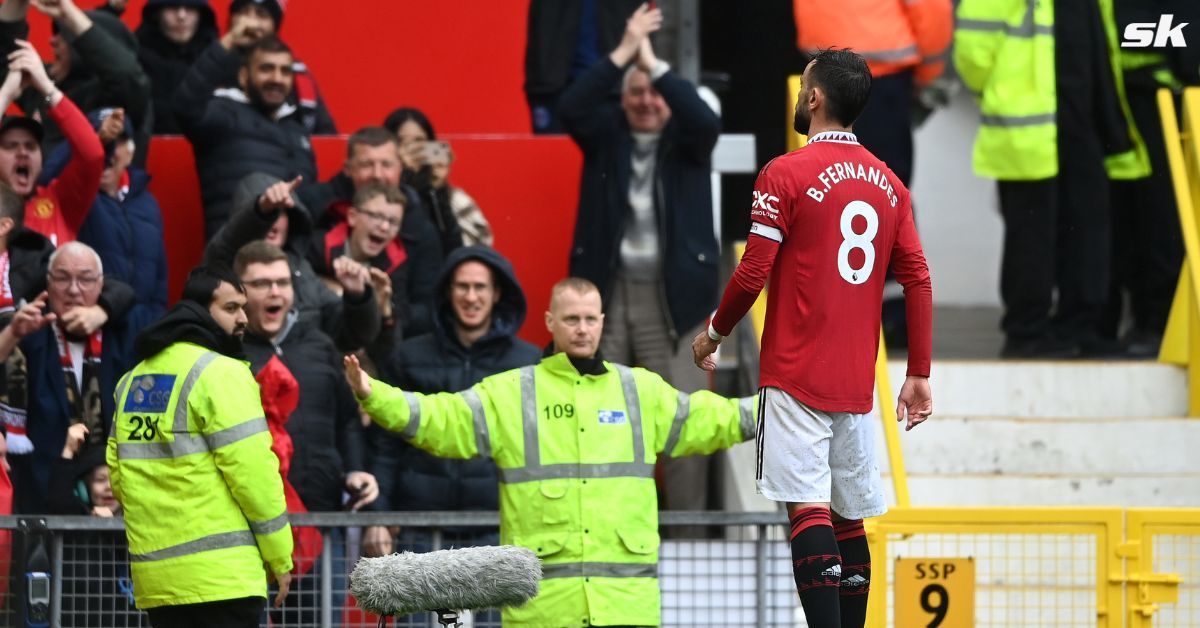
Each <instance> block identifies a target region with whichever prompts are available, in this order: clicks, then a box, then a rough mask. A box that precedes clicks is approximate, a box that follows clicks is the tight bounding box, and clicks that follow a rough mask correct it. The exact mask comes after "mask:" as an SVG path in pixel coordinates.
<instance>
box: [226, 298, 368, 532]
mask: <svg viewBox="0 0 1200 628" xmlns="http://www.w3.org/2000/svg"><path fill="white" fill-rule="evenodd" d="M297 319H298V317H297V315H296V314H295V312H293V313H292V315H291V316H289V317H288V320H287V323H286V324H285V327H284V329H283V330H282V331H281V332H280V334H279V337H278V338H277V339H276V340H275V341H274V342H272V341H271V340H270V339H267V338H260V337H258V336H255V335H253V334H251V333H248V332H247V334H246V339H245V342H244V346H245V349H246V355H248V356H249V357H250V365H251V368H252V369H253V370H254V372H255V373H256V374H257V373H258V372H259V371H260V370H262V368H263V367H264V366H266V364H267V362H268V361H270V359H271V358H272V357H273V356H279V359H280V360H281V361H282V362H283V364H284V366H286V367H287V368H288V370H290V371H291V372H292V376H293V377H295V378H296V382H297V383H299V384H300V401H299V404H298V405H297V406H296V410H295V411H294V412H292V416H291V417H290V418H289V419H288V422H287V432H288V434H289V435H290V436H291V437H292V444H293V445H294V446H295V452H294V453H293V454H292V468H291V471H289V472H288V480H289V481H290V482H291V483H292V486H293V487H295V489H296V492H297V493H299V494H300V499H302V500H303V501H304V505H305V506H306V507H307V508H308V509H309V510H311V511H313V512H330V511H336V510H341V507H342V490H343V486H344V484H345V477H346V474H347V473H349V472H351V471H365V470H366V466H365V465H364V464H363V433H362V422H361V419H360V418H359V414H358V404H357V403H356V402H355V400H354V393H352V392H351V391H350V386H349V384H347V383H346V378H345V376H344V375H343V373H342V357H341V353H340V352H338V350H337V348H336V347H334V346H333V341H332V340H330V339H329V337H328V336H326V335H325V334H324V333H322V332H321V331H320V330H319V329H317V328H315V327H313V326H311V325H306V324H303V323H298V322H297Z"/></svg>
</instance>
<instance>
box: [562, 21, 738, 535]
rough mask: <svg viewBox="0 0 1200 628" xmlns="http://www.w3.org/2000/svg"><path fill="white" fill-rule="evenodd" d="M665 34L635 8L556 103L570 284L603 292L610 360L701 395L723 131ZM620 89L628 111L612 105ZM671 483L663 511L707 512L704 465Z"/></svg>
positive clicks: (696, 463) (694, 464)
mask: <svg viewBox="0 0 1200 628" xmlns="http://www.w3.org/2000/svg"><path fill="white" fill-rule="evenodd" d="M661 24H662V12H661V11H660V10H659V9H651V8H649V7H648V6H647V5H644V4H643V5H641V6H640V7H638V9H637V10H636V11H635V12H634V13H633V15H632V17H630V18H629V21H628V23H627V26H626V29H625V35H624V37H623V38H622V39H621V43H620V44H619V45H618V46H617V47H616V48H615V49H613V51H612V52H611V53H609V54H608V55H607V56H606V57H604V58H602V59H601V60H600V61H599V62H598V63H596V64H595V65H594V66H592V68H591V69H590V70H588V71H587V72H586V73H584V74H583V75H582V76H580V77H579V79H578V80H577V81H575V82H574V83H572V84H571V86H570V87H569V88H567V90H566V91H565V92H563V94H562V98H561V99H560V101H559V113H560V115H561V116H562V121H563V124H564V125H565V126H566V129H567V131H568V132H569V133H570V134H571V138H572V139H574V140H575V142H576V143H577V144H578V145H579V147H580V149H581V150H582V151H583V160H584V161H583V176H582V178H581V181H580V193H579V213H578V218H577V219H576V223H575V239H574V243H573V245H572V247H571V258H570V274H571V275H573V276H578V277H583V278H585V279H588V280H590V281H592V282H593V283H595V284H596V285H597V286H599V288H600V290H601V294H602V295H603V303H604V304H605V327H604V336H603V341H602V343H601V346H600V352H601V353H602V354H603V355H604V357H605V359H608V360H614V361H616V362H620V363H625V364H631V365H635V366H642V367H645V368H647V369H649V370H651V371H654V372H656V373H658V374H660V375H662V376H663V377H664V378H666V380H667V382H669V383H670V384H671V385H672V386H674V387H675V388H678V389H679V390H683V391H685V392H692V391H696V390H701V389H703V388H706V387H707V378H706V377H705V376H704V374H703V373H701V372H699V370H698V369H696V368H695V366H694V365H693V363H692V359H691V354H690V353H689V351H688V346H687V339H688V338H691V337H693V336H695V335H696V334H697V333H699V332H700V331H701V330H702V329H704V326H705V322H706V319H707V317H708V316H709V314H710V313H711V312H712V311H713V309H715V307H716V304H717V290H718V284H717V281H718V278H717V264H718V261H719V258H720V251H719V248H718V246H717V239H716V235H715V231H714V226H713V211H712V150H713V146H715V145H716V142H717V136H718V134H719V133H720V130H721V122H720V120H719V119H718V118H717V116H716V114H714V113H713V111H712V109H710V108H709V107H708V105H706V104H705V103H704V101H703V100H701V99H700V96H699V94H698V93H697V92H696V88H695V87H694V86H693V85H691V84H690V83H688V82H687V81H686V80H685V79H683V78H681V77H679V76H678V75H676V74H675V73H673V72H671V71H670V68H669V67H668V65H667V63H666V62H664V61H661V60H659V59H658V58H657V57H656V56H655V55H654V50H653V48H652V47H651V45H650V38H649V36H650V33H652V32H654V31H656V30H658V29H659V27H660V25H661ZM626 66H629V67H628V69H625V68H626ZM618 86H620V87H621V101H620V103H619V104H618V103H615V102H610V100H609V99H608V94H610V93H611V92H612V91H613V90H614V89H616V88H617V87H618ZM681 341H682V342H681ZM664 471H665V481H664V503H665V507H666V508H668V509H684V510H699V509H703V508H705V507H706V503H705V502H706V500H707V494H708V479H707V478H708V477H709V465H708V464H707V460H706V459H703V458H688V459H683V460H671V461H669V462H668V463H667V464H666V467H665V469H664ZM696 532H697V531H696V530H687V531H684V533H685V534H695V533H696Z"/></svg>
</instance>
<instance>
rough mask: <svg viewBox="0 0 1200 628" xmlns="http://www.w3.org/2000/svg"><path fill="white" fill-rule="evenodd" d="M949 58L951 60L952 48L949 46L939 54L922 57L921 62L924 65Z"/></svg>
mask: <svg viewBox="0 0 1200 628" xmlns="http://www.w3.org/2000/svg"><path fill="white" fill-rule="evenodd" d="M949 60H950V49H949V48H947V49H945V50H943V51H941V52H939V53H937V54H932V55H929V56H928V57H921V63H922V64H923V65H929V64H930V63H945V62H946V61H949Z"/></svg>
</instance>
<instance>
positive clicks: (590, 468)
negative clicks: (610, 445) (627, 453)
mask: <svg viewBox="0 0 1200 628" xmlns="http://www.w3.org/2000/svg"><path fill="white" fill-rule="evenodd" d="M496 471H497V473H498V474H499V476H500V481H501V482H504V483H505V484H518V483H520V482H540V481H542V480H594V479H603V478H653V477H654V465H653V464H651V463H648V462H608V463H596V464H577V463H574V462H566V463H563V464H548V465H544V466H538V467H522V468H519V469H505V468H498V469H496Z"/></svg>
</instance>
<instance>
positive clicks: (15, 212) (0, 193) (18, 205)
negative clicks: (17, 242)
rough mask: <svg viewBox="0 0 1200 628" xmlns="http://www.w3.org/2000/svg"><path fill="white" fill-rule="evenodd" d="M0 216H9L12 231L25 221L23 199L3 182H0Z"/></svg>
mask: <svg viewBox="0 0 1200 628" xmlns="http://www.w3.org/2000/svg"><path fill="white" fill-rule="evenodd" d="M0 218H11V219H12V221H13V228H12V230H13V231H16V230H17V229H19V228H20V227H21V225H22V224H24V223H25V199H23V198H21V195H20V194H17V191H16V190H14V189H12V188H10V187H8V185H7V184H4V183H0Z"/></svg>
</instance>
